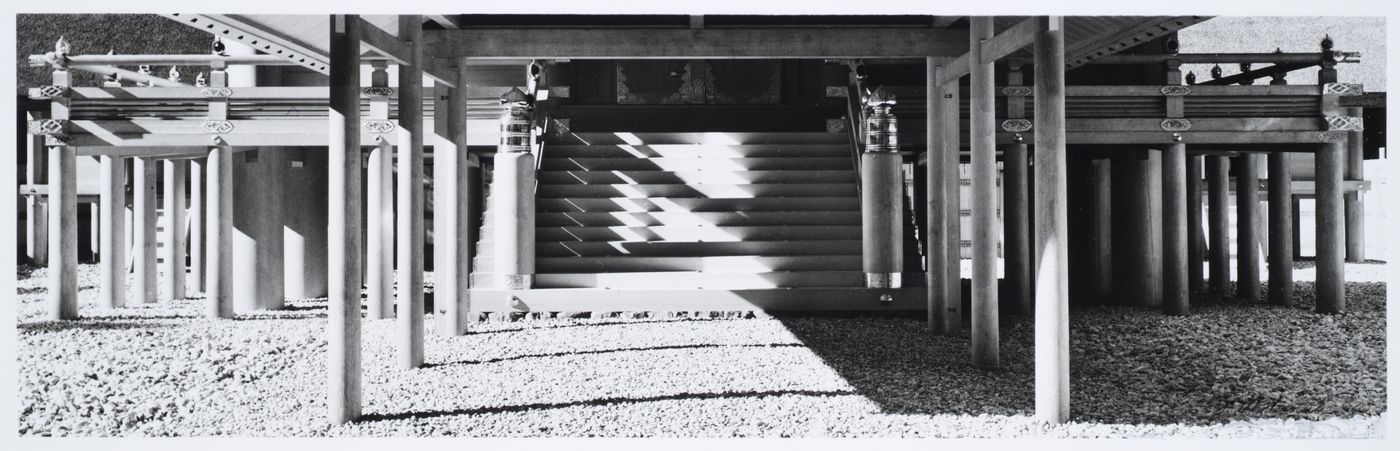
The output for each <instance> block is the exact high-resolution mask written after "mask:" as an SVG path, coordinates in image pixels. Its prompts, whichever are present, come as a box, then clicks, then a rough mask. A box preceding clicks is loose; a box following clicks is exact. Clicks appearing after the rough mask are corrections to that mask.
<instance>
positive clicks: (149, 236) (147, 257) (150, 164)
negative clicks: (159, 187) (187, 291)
mask: <svg viewBox="0 0 1400 451" xmlns="http://www.w3.org/2000/svg"><path fill="white" fill-rule="evenodd" d="M134 161H135V168H134V169H133V170H132V174H133V175H132V177H133V178H134V179H135V180H134V181H133V183H132V188H131V194H132V202H131V205H132V211H133V213H134V215H135V218H134V219H133V221H132V228H133V229H134V230H135V232H136V235H135V238H136V245H135V249H134V250H133V251H132V252H134V253H135V262H134V263H132V269H133V272H134V273H135V279H136V286H135V287H133V288H135V289H134V290H133V294H135V295H136V304H137V305H141V304H149V303H152V302H155V301H156V160H154V159H152V158H147V157H137V158H136V159H135V160H134Z"/></svg>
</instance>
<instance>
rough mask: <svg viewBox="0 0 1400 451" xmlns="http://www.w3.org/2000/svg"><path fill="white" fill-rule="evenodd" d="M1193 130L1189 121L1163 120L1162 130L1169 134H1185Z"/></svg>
mask: <svg viewBox="0 0 1400 451" xmlns="http://www.w3.org/2000/svg"><path fill="white" fill-rule="evenodd" d="M1190 129H1191V121H1190V120H1188V119H1180V118H1170V119H1162V130H1164V131H1169V132H1184V131H1187V130H1190Z"/></svg>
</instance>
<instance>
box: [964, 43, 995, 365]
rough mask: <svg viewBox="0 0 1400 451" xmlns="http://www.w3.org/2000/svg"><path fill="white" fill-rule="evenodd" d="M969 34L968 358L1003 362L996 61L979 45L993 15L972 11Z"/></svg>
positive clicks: (978, 361)
mask: <svg viewBox="0 0 1400 451" xmlns="http://www.w3.org/2000/svg"><path fill="white" fill-rule="evenodd" d="M971 19H972V31H971V33H969V35H968V41H969V45H968V47H969V48H970V49H971V50H970V51H969V52H968V54H969V55H972V57H971V59H969V60H968V67H969V68H970V69H971V72H970V74H969V75H971V77H972V83H971V89H972V95H971V98H970V99H969V100H970V101H971V102H970V103H971V108H972V111H971V113H969V116H968V121H969V124H968V125H969V130H970V132H969V137H970V141H971V143H972V206H973V209H972V364H973V365H975V366H977V367H981V368H995V367H1000V366H1001V349H1000V341H1001V334H1000V327H999V325H998V323H997V321H998V313H997V310H998V309H997V304H998V294H997V227H996V217H995V209H996V205H997V200H996V178H997V167H996V136H995V133H996V109H995V105H994V103H993V102H995V100H996V96H995V94H993V92H992V90H993V89H992V88H993V86H994V82H995V79H994V76H995V74H994V71H995V65H996V61H984V60H982V58H981V57H980V55H981V49H982V47H983V46H985V45H986V43H987V41H988V40H990V39H991V38H992V32H993V30H992V18H991V17H985V16H978V17H972V18H971Z"/></svg>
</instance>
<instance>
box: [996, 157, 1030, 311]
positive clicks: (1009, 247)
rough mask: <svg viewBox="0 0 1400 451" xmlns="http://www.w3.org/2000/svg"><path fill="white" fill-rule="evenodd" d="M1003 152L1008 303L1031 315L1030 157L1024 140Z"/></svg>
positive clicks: (1004, 249)
mask: <svg viewBox="0 0 1400 451" xmlns="http://www.w3.org/2000/svg"><path fill="white" fill-rule="evenodd" d="M1001 148H1002V149H1003V152H1002V154H1001V155H1002V168H1003V169H1002V170H1003V171H1004V172H1003V174H1004V175H1003V177H1002V186H1001V189H1002V207H1001V215H1002V226H1003V228H1004V229H1005V230H1004V231H1003V232H1002V233H1003V236H1004V238H1003V240H1004V241H1005V242H1004V243H1002V245H1003V246H1004V248H1003V249H1002V261H1003V262H1004V263H1003V265H1004V267H1005V273H1006V293H1005V294H1006V296H1008V297H1010V298H1011V299H1009V300H1008V301H1009V302H1007V303H1006V305H1007V306H1009V307H1011V309H1012V312H1014V313H1016V314H1021V315H1029V314H1031V312H1032V310H1033V309H1034V307H1033V301H1034V299H1031V255H1030V254H1031V252H1030V251H1031V244H1030V240H1031V231H1030V225H1031V224H1030V223H1031V219H1030V214H1031V211H1030V199H1028V195H1029V194H1030V182H1029V180H1027V176H1028V175H1029V174H1027V173H1028V172H1029V171H1030V160H1029V158H1030V157H1029V156H1028V152H1027V151H1026V144H1025V143H1016V144H1007V145H1004V146H1001Z"/></svg>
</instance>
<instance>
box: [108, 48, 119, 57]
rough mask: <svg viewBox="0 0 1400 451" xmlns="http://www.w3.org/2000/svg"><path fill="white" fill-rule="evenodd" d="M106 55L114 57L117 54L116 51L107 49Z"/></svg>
mask: <svg viewBox="0 0 1400 451" xmlns="http://www.w3.org/2000/svg"><path fill="white" fill-rule="evenodd" d="M107 54H108V55H116V54H117V50H116V49H112V48H108V49H107Z"/></svg>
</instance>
